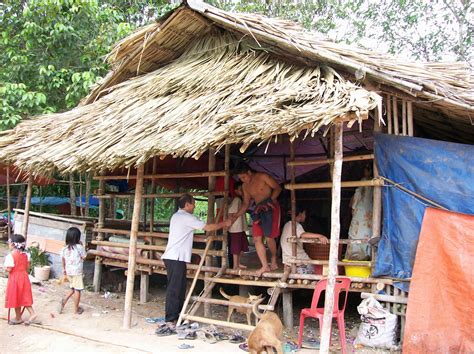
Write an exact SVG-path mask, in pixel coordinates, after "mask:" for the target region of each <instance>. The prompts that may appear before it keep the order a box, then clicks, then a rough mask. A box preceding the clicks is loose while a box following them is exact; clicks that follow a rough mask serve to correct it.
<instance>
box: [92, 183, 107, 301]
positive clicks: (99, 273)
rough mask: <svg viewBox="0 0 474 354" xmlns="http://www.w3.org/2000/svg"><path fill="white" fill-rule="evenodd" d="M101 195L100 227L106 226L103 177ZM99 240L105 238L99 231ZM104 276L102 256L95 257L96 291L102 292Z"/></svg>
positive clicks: (98, 223)
mask: <svg viewBox="0 0 474 354" xmlns="http://www.w3.org/2000/svg"><path fill="white" fill-rule="evenodd" d="M97 194H98V195H99V220H98V222H97V227H98V228H99V229H102V228H104V226H105V199H104V198H100V197H101V196H103V195H104V194H105V180H103V179H101V180H99V190H98V193H97ZM96 239H97V241H103V240H104V233H102V232H99V233H98V234H97V237H96ZM101 278H102V261H101V258H100V257H98V256H97V257H95V266H94V281H93V285H94V292H96V293H98V292H100V280H101Z"/></svg>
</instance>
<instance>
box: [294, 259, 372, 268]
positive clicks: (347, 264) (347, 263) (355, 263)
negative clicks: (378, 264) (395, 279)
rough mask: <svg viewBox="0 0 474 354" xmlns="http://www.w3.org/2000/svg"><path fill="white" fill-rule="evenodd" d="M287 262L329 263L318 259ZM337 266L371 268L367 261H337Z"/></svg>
mask: <svg viewBox="0 0 474 354" xmlns="http://www.w3.org/2000/svg"><path fill="white" fill-rule="evenodd" d="M288 262H289V263H293V264H316V265H328V264H329V263H330V262H329V261H324V260H320V259H296V258H294V259H293V258H289V259H288ZM337 265H338V266H355V267H371V266H372V263H371V262H368V261H367V263H358V262H339V261H337Z"/></svg>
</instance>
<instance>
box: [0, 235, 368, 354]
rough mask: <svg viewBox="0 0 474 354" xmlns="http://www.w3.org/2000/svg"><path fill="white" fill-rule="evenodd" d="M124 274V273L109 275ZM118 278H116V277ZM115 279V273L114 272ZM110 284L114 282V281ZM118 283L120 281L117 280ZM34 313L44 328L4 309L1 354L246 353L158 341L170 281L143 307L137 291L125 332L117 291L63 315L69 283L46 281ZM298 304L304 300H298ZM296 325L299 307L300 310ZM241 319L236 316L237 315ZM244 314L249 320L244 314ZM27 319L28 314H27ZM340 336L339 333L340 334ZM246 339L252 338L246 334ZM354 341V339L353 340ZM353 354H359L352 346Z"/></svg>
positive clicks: (311, 326)
mask: <svg viewBox="0 0 474 354" xmlns="http://www.w3.org/2000/svg"><path fill="white" fill-rule="evenodd" d="M7 252H8V249H7V246H6V245H5V244H4V243H0V265H1V266H0V269H1V270H0V299H1V300H0V301H2V302H3V301H4V300H3V299H4V297H5V289H6V285H7V278H6V274H5V273H3V269H2V267H3V259H4V256H5V255H6V254H7ZM109 273H116V274H117V275H118V274H120V275H121V276H123V271H117V272H109ZM112 275H113V274H112ZM109 276H110V274H109ZM109 280H110V279H109ZM112 281H117V280H116V279H115V280H112ZM32 289H33V299H34V305H33V307H34V309H35V311H36V312H37V313H38V315H39V316H38V317H39V319H40V320H41V321H42V325H41V326H37V325H31V326H25V325H17V326H11V325H8V324H7V310H6V309H5V308H3V306H2V309H1V310H0V311H1V312H0V316H1V319H0V353H19V352H35V353H40V352H116V353H157V352H160V353H180V352H189V353H244V351H242V350H241V349H239V347H238V345H237V344H232V343H230V342H228V341H220V342H218V343H216V344H209V343H206V342H204V341H201V340H199V339H196V340H186V341H183V340H178V339H177V337H176V336H170V337H158V336H156V335H155V334H154V330H155V328H156V325H155V324H149V323H147V322H146V321H145V318H147V317H161V316H164V295H165V291H166V290H165V289H166V282H165V281H164V280H163V277H160V278H159V279H158V281H156V279H155V282H154V284H153V285H152V286H150V289H151V294H150V302H148V303H146V304H139V303H138V301H137V299H138V292H136V293H135V299H134V304H133V319H132V328H131V329H129V330H124V329H122V320H123V302H124V294H123V293H112V296H109V297H108V298H105V297H104V293H103V292H102V293H100V294H96V293H93V292H90V291H87V290H85V291H83V294H82V299H81V306H82V307H83V308H84V310H85V311H84V313H83V314H82V315H76V314H74V313H73V309H72V302H70V303H68V304H67V306H66V308H65V311H64V313H63V314H58V304H59V301H60V299H61V297H62V296H63V295H64V294H65V292H66V289H67V287H66V285H59V284H58V283H57V281H56V280H49V281H47V282H42V284H40V285H33V286H32ZM295 300H296V301H295V303H296V304H298V302H299V301H298V299H295ZM212 311H213V317H217V318H220V319H224V320H225V317H226V311H227V310H226V308H225V307H223V306H214V307H213V309H212ZM294 312H295V325H297V323H298V322H297V316H298V315H299V309H298V308H295V310H294ZM234 316H235V315H234ZM237 316H241V320H242V322H244V319H245V317H244V315H242V314H238V315H237ZM25 318H27V315H25ZM355 323H356V322H354V321H352V322H351V321H350V320H349V321H346V328H347V329H346V331H347V334H348V335H350V332H351V331H352V332H353V331H354V330H353V328H354V327H355V326H356V325H355ZM318 332H319V331H318V330H317V324H316V321H313V320H309V321H307V324H306V326H305V337H310V338H311V337H313V338H317V334H319V333H318ZM335 332H336V333H335ZM243 335H244V336H245V335H246V334H245V333H243ZM296 336H297V327H295V328H294V329H293V330H286V331H285V338H284V340H290V341H296ZM332 342H333V345H332V347H331V349H332V350H331V352H334V353H337V352H340V346H339V344H338V340H337V331H333V341H332ZM349 342H350V341H349ZM182 343H187V344H189V345H192V346H193V347H194V348H191V349H186V350H183V349H179V348H178V346H179V345H180V344H182ZM315 352H317V351H316V350H309V349H302V350H299V351H298V353H301V354H307V353H315ZM348 352H354V349H353V348H352V346H351V344H350V343H348ZM356 352H358V353H364V352H367V353H369V352H370V353H375V351H366V350H360V349H359V350H356Z"/></svg>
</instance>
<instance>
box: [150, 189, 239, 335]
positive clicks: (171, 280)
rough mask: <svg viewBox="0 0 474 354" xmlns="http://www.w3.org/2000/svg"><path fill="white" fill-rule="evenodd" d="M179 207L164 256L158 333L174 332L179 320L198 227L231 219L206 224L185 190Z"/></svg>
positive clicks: (213, 227)
mask: <svg viewBox="0 0 474 354" xmlns="http://www.w3.org/2000/svg"><path fill="white" fill-rule="evenodd" d="M178 206H179V210H178V211H177V212H176V213H174V214H173V216H172V217H171V220H170V231H169V236H168V244H167V245H166V249H165V252H164V253H163V255H162V256H161V259H162V260H163V261H164V263H165V266H166V276H167V280H168V284H167V287H166V304H165V321H166V323H165V325H163V326H161V327H160V328H158V329H157V330H156V334H157V335H159V336H167V335H171V334H174V333H175V326H176V322H177V321H178V318H179V314H180V313H181V309H182V308H183V304H184V300H185V297H186V263H189V262H191V254H192V248H193V235H194V231H195V230H203V231H215V230H219V229H222V228H224V227H229V226H230V225H231V223H230V220H224V221H222V222H220V223H217V224H206V223H205V222H203V221H201V220H199V219H198V218H197V217H196V216H194V215H193V212H194V208H195V206H196V204H195V201H194V198H193V197H192V196H191V195H189V194H184V195H182V196H181V197H180V198H179V201H178Z"/></svg>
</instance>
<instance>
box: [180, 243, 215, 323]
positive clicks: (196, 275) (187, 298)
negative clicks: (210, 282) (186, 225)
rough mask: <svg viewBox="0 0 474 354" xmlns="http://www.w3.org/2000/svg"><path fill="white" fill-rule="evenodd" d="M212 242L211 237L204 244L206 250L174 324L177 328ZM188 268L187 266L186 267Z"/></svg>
mask: <svg viewBox="0 0 474 354" xmlns="http://www.w3.org/2000/svg"><path fill="white" fill-rule="evenodd" d="M213 241H214V239H213V237H212V236H211V237H210V238H209V239H208V240H207V243H206V248H205V249H204V252H203V255H202V257H201V260H200V261H199V266H198V267H197V269H196V273H195V274H194V278H193V282H192V283H191V287H190V288H189V291H188V294H187V295H186V299H185V300H184V304H183V307H182V309H181V313H180V314H179V318H178V322H177V323H176V324H177V325H178V326H179V325H181V322H182V321H183V318H184V317H183V316H184V315H185V313H186V308H187V307H188V304H189V300H190V299H191V296H192V294H193V290H194V288H195V286H196V283H197V280H198V276H199V273H200V272H201V269H202V267H203V265H204V262H205V259H206V255H207V253H208V252H209V248H210V247H211V244H212V242H213ZM188 266H189V265H188Z"/></svg>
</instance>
